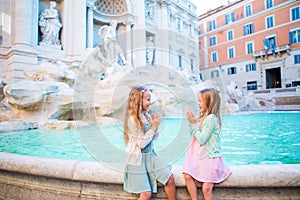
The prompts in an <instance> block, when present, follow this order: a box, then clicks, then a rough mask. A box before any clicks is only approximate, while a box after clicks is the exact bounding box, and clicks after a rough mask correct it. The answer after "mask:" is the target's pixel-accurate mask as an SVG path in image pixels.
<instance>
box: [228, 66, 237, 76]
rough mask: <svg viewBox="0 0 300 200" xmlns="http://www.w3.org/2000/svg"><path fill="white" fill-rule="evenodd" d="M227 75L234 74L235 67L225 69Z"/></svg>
mask: <svg viewBox="0 0 300 200" xmlns="http://www.w3.org/2000/svg"><path fill="white" fill-rule="evenodd" d="M227 72H228V75H231V74H236V67H229V68H228V69H227Z"/></svg>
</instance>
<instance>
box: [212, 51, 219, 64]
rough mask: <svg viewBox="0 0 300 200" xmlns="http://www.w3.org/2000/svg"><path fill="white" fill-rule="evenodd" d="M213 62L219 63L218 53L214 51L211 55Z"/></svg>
mask: <svg viewBox="0 0 300 200" xmlns="http://www.w3.org/2000/svg"><path fill="white" fill-rule="evenodd" d="M211 61H212V62H218V52H216V51H214V52H212V53H211Z"/></svg>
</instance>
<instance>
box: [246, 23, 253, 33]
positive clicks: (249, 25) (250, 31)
mask: <svg viewBox="0 0 300 200" xmlns="http://www.w3.org/2000/svg"><path fill="white" fill-rule="evenodd" d="M252 33H254V23H251V24H246V25H245V26H244V35H250V34H252Z"/></svg>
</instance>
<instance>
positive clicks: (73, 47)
mask: <svg viewBox="0 0 300 200" xmlns="http://www.w3.org/2000/svg"><path fill="white" fill-rule="evenodd" d="M63 2H64V3H63V12H62V22H63V23H62V24H63V32H62V46H63V50H64V53H65V57H66V59H67V61H68V62H71V64H72V63H73V64H74V65H77V64H78V63H80V62H81V56H82V54H83V52H84V51H85V47H86V28H85V27H86V17H85V16H86V0H76V1H73V0H64V1H63Z"/></svg>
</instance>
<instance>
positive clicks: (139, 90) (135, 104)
mask: <svg viewBox="0 0 300 200" xmlns="http://www.w3.org/2000/svg"><path fill="white" fill-rule="evenodd" d="M146 94H149V91H148V89H147V88H146V87H143V86H138V87H134V88H132V89H131V91H130V93H129V96H128V100H127V105H126V113H125V122H124V134H123V137H124V142H125V144H127V143H128V140H129V130H128V119H129V118H130V117H133V119H134V122H135V124H136V126H137V127H141V129H142V131H143V132H144V133H145V127H144V124H143V122H142V112H143V97H144V96H145V95H146Z"/></svg>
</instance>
